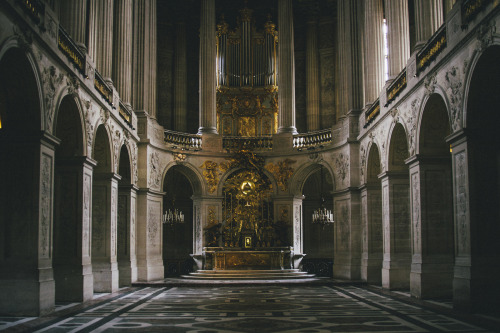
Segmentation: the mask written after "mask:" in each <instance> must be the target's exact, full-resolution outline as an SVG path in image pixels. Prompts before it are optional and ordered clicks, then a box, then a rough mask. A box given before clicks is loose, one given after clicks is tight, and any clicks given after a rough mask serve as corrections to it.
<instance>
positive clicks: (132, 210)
mask: <svg viewBox="0 0 500 333" xmlns="http://www.w3.org/2000/svg"><path fill="white" fill-rule="evenodd" d="M135 203H136V201H135V200H132V204H131V205H130V215H131V216H130V245H131V246H133V247H134V248H135V245H134V244H135Z"/></svg>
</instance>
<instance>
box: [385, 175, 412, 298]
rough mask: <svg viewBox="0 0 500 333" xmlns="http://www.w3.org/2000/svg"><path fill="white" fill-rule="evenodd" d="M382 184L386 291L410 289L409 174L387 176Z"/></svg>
mask: <svg viewBox="0 0 500 333" xmlns="http://www.w3.org/2000/svg"><path fill="white" fill-rule="evenodd" d="M379 178H380V179H381V182H382V226H383V234H384V244H383V247H384V260H383V262H382V287H384V288H386V289H409V288H410V264H411V252H410V248H411V243H410V232H411V231H410V216H409V212H408V211H409V197H408V196H409V180H408V173H407V172H384V173H382V174H381V175H379Z"/></svg>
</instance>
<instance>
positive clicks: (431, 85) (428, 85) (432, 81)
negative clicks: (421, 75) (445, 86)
mask: <svg viewBox="0 0 500 333" xmlns="http://www.w3.org/2000/svg"><path fill="white" fill-rule="evenodd" d="M436 85H437V79H436V72H432V73H431V74H429V75H427V76H426V77H425V79H424V87H425V95H426V96H430V95H431V94H433V93H434V91H436Z"/></svg>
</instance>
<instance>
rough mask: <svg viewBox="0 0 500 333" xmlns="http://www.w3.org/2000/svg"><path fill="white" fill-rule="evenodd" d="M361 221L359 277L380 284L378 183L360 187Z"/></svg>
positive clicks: (380, 211) (381, 253) (379, 198)
mask: <svg viewBox="0 0 500 333" xmlns="http://www.w3.org/2000/svg"><path fill="white" fill-rule="evenodd" d="M361 223H362V226H361V230H362V231H361V235H362V245H361V246H362V250H361V279H362V280H363V281H366V282H368V283H370V284H376V285H380V284H381V283H382V274H381V270H382V260H383V250H384V249H383V245H382V244H383V242H382V238H383V233H382V195H381V188H380V184H367V185H365V186H364V187H363V188H362V189H361Z"/></svg>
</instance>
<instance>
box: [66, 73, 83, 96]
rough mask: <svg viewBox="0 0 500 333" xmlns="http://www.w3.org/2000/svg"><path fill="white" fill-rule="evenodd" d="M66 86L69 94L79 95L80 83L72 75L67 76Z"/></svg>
mask: <svg viewBox="0 0 500 333" xmlns="http://www.w3.org/2000/svg"><path fill="white" fill-rule="evenodd" d="M66 85H67V86H68V94H70V95H78V89H79V88H80V81H79V80H78V78H77V77H76V76H75V75H72V74H68V75H67V77H66Z"/></svg>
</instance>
